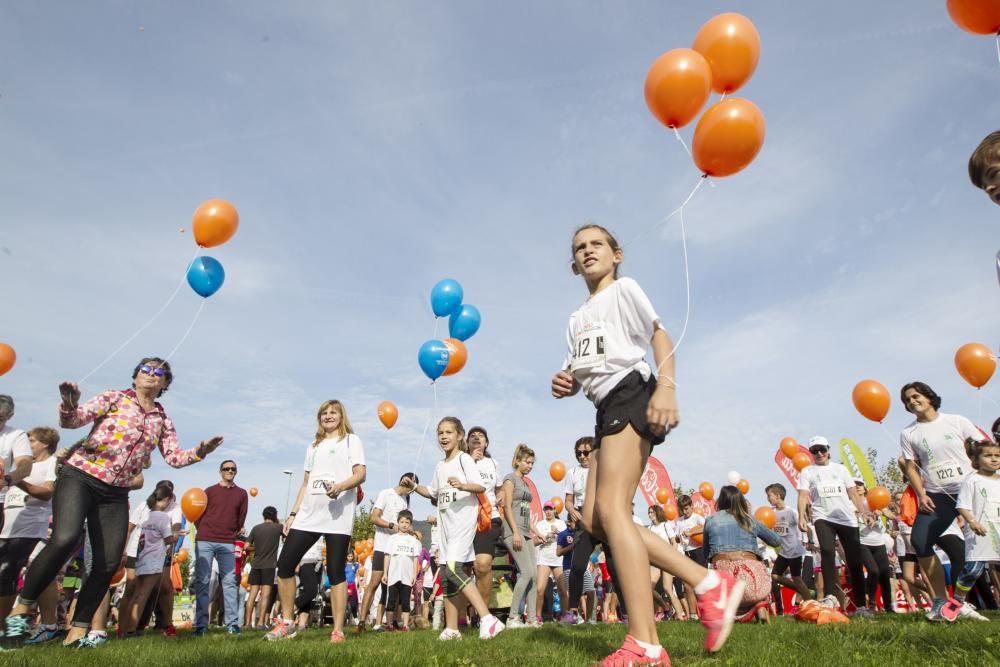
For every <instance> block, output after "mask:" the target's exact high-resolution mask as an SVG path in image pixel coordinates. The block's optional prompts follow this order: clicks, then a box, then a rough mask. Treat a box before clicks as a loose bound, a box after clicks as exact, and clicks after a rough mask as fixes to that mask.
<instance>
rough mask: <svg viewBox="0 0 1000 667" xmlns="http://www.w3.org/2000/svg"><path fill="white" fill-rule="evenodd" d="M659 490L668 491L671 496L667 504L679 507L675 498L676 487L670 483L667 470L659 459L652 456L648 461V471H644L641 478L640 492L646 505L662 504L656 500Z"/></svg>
mask: <svg viewBox="0 0 1000 667" xmlns="http://www.w3.org/2000/svg"><path fill="white" fill-rule="evenodd" d="M658 489H666V491H667V494H668V495H669V496H670V497H669V498H668V499H667V503H669V504H673V505H674V506H676V505H677V498H675V497H674V485H673V484H671V483H670V475H669V474H668V473H667V469H666V468H665V467H664V466H663V463H662V462H660V460H659V459H658V458H656V457H655V456H650V457H649V460H648V461H646V469H645V470H643V471H642V477H640V478H639V490H640V491H642V497H643V498H645V500H646V504H647V505H649V506H650V507H652V506H653V505H659V504H660V502H659V501H658V500H657V499H656V491H657V490H658Z"/></svg>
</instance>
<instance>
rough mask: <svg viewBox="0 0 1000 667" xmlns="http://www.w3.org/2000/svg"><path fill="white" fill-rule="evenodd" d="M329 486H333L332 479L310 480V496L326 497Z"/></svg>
mask: <svg viewBox="0 0 1000 667" xmlns="http://www.w3.org/2000/svg"><path fill="white" fill-rule="evenodd" d="M327 484H329V485H330V486H333V480H332V479H310V480H309V495H313V496H325V495H326V485H327Z"/></svg>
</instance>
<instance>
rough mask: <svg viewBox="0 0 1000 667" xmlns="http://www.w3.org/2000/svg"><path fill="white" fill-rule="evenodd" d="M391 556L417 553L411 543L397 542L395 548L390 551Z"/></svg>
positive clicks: (410, 555) (412, 555) (409, 555)
mask: <svg viewBox="0 0 1000 667" xmlns="http://www.w3.org/2000/svg"><path fill="white" fill-rule="evenodd" d="M392 555H393V556H408V557H411V558H412V557H414V556H416V555H417V552H416V550H415V549H414V548H413V545H412V544H397V545H396V550H395V551H393V553H392Z"/></svg>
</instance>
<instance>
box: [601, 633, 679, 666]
mask: <svg viewBox="0 0 1000 667" xmlns="http://www.w3.org/2000/svg"><path fill="white" fill-rule="evenodd" d="M600 664H601V665H602V666H603V667H633V665H658V666H659V667H670V656H669V655H667V649H665V648H663V647H662V646H661V647H660V655H659V656H658V657H656V658H650V657H648V656H647V655H646V651H645V650H643V648H642V647H641V646H639V643H638V642H636V641H635V638H634V637H632V635H625V643H624V644H622V646H621V648H620V649H618V650H617V651H615V652H614V653H612V654H611V655H609V656H608V657H606V658H605V659H604V660H602V661H601V663H600Z"/></svg>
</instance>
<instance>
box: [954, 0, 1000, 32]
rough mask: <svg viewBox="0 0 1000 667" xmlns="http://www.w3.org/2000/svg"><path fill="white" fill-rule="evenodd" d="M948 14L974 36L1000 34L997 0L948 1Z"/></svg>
mask: <svg viewBox="0 0 1000 667" xmlns="http://www.w3.org/2000/svg"><path fill="white" fill-rule="evenodd" d="M948 14H949V15H951V20H952V21H954V22H955V25H957V26H958V27H959V28H961V29H962V30H965V31H966V32H971V33H972V34H974V35H997V34H1000V2H997V0H948Z"/></svg>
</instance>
